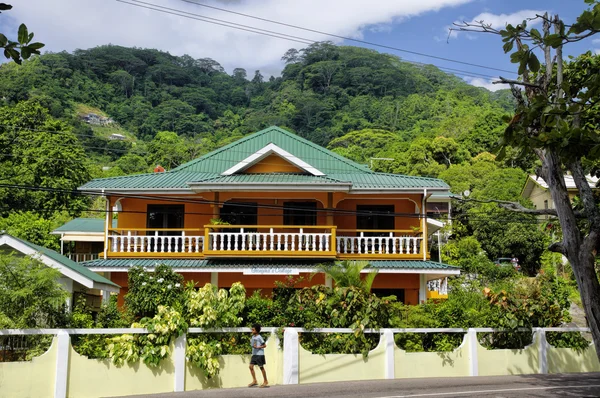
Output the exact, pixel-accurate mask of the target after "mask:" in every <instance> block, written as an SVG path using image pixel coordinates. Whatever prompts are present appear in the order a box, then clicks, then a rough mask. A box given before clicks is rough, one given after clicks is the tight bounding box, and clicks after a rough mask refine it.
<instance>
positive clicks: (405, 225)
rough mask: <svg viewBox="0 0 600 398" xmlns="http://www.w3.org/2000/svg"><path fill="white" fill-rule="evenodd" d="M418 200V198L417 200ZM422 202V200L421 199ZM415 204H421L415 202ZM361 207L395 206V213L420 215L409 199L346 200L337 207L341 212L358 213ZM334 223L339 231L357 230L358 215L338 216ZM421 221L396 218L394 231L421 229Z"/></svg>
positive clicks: (412, 218)
mask: <svg viewBox="0 0 600 398" xmlns="http://www.w3.org/2000/svg"><path fill="white" fill-rule="evenodd" d="M415 199H416V198H415ZM419 200H420V199H419ZM415 202H417V203H420V202H419V201H417V200H415ZM359 205H393V206H394V212H395V213H402V214H418V212H419V210H418V208H417V209H415V203H414V202H413V201H411V200H408V199H384V198H381V199H345V200H342V201H341V202H340V203H338V205H337V206H336V209H339V210H348V211H356V209H357V206H359ZM334 222H335V224H336V225H337V227H338V229H356V215H354V214H336V215H335V216H334ZM420 226H421V221H420V219H419V218H418V217H400V216H398V217H396V218H395V227H394V229H411V227H420Z"/></svg>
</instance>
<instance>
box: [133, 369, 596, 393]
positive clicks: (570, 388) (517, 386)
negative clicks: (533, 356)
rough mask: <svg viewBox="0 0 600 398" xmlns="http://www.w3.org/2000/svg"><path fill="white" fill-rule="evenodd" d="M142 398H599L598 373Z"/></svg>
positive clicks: (235, 390)
mask: <svg viewBox="0 0 600 398" xmlns="http://www.w3.org/2000/svg"><path fill="white" fill-rule="evenodd" d="M135 397H144V398H203V397H216V398H254V397H256V398H275V397H276V398H308V397H326V398H358V397H365V398H409V397H415V398H416V397H424V398H425V397H429V398H435V397H441V398H448V397H494V398H517V397H518V398H523V397H527V398H529V397H531V398H537V397H600V373H579V374H562V375H523V376H493V377H483V376H481V377H454V378H427V379H398V380H370V381H352V382H342V383H318V384H300V385H293V386H272V387H270V388H256V387H253V388H230V389H221V390H203V391H187V392H180V393H165V394H151V395H136V396H135Z"/></svg>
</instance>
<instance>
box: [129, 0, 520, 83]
mask: <svg viewBox="0 0 600 398" xmlns="http://www.w3.org/2000/svg"><path fill="white" fill-rule="evenodd" d="M131 1H135V2H140V1H138V0H131ZM180 1H182V2H184V3H190V4H194V5H196V6H199V7H205V8H210V9H213V10H218V11H222V12H227V13H230V14H235V15H240V16H243V17H246V18H252V19H256V20H259V21H264V22H269V23H273V24H276V25H281V26H286V27H289V28H294V29H300V30H304V31H307V32H312V33H318V34H321V35H326V36H331V37H335V38H338V39H343V40H347V41H353V42H355V43H361V44H367V45H370V46H374V47H380V48H385V49H388V50H394V51H399V52H403V53H408V54H413V55H418V56H421V57H427V58H432V59H438V60H441V61H446V62H453V63H457V64H462V65H469V66H473V67H477V68H483V69H489V70H495V71H499V72H506V73H511V74H516V73H515V72H514V71H510V70H506V69H499V68H494V67H491V66H486V65H479V64H474V63H471V62H466V61H459V60H456V59H452V58H445V57H439V56H436V55H431V54H426V53H422V52H417V51H411V50H407V49H403V48H398V47H394V46H388V45H384V44H379V43H374V42H370V41H366V40H360V39H355V38H352V37H347V36H341V35H336V34H334V33H327V32H323V31H320V30H316V29H309V28H306V27H303V26H298V25H293V24H288V23H284V22H279V21H274V20H272V19H268V18H262V17H258V16H256V15H250V14H244V13H241V12H236V11H232V10H228V9H225V8H220V7H215V6H211V5H208V4H202V3H198V2H196V1H192V0H180Z"/></svg>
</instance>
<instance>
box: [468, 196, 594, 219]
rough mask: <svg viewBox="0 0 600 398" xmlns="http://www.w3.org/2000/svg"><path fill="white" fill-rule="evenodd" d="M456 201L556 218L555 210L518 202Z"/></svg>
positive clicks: (576, 213)
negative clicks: (494, 204)
mask: <svg viewBox="0 0 600 398" xmlns="http://www.w3.org/2000/svg"><path fill="white" fill-rule="evenodd" d="M457 200H459V201H461V202H477V203H497V204H498V207H500V208H502V209H504V210H508V211H512V212H515V213H522V214H532V215H535V216H558V213H557V212H556V209H529V208H527V207H525V206H523V205H522V204H520V203H519V202H511V201H508V200H498V199H471V198H468V199H467V198H457ZM574 214H575V217H577V218H587V215H586V214H585V213H584V212H582V211H574Z"/></svg>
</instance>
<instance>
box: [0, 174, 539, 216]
mask: <svg viewBox="0 0 600 398" xmlns="http://www.w3.org/2000/svg"><path fill="white" fill-rule="evenodd" d="M0 188H10V189H23V190H29V191H43V192H56V193H64V194H71V195H76V196H99V195H105V196H115V197H121V198H128V199H144V200H154V201H155V200H159V201H166V202H174V203H184V204H186V203H189V204H212V205H218V206H222V205H225V204H233V205H236V206H238V207H246V208H264V209H272V210H273V209H275V210H301V211H306V208H303V207H293V206H280V205H267V204H259V203H256V204H249V203H247V202H246V203H244V202H222V201H215V200H207V199H184V198H173V197H171V196H160V195H143V194H137V195H136V194H122V193H119V192H111V191H104V192H101V191H98V192H86V191H79V190H67V189H62V188H54V187H41V186H28V185H17V184H0ZM292 203H294V202H292ZM7 210H14V209H11V208H7ZM44 210H46V211H63V210H69V209H52V210H51V209H44ZM70 210H73V209H70ZM77 211H84V212H85V211H94V212H104V213H105V212H106V210H81V209H77ZM311 211H314V212H315V213H333V214H340V215H356V216H359V215H362V216H374V215H376V216H388V217H402V218H415V219H423V218H428V216H427V215H426V214H425V215H423V214H421V213H398V212H393V213H388V212H377V211H358V210H344V209H335V208H334V209H329V208H322V209H318V208H317V209H314V210H313V209H311ZM121 212H123V213H138V214H147V212H144V211H130V210H126V211H121ZM184 213H185V214H196V215H207V216H214V214H213V213H199V212H198V213H194V212H184ZM484 213H485V214H487V212H481V214H484ZM281 215H282V213H275V214H261V216H281ZM465 218H466V219H468V220H469V221H482V222H489V221H494V222H505V223H520V224H536V223H544V222H546V221H545V220H537V219H536V218H532V219H530V220H521V221H515V220H511V219H498V218H497V217H488V218H481V219H477V218H473V217H471V216H468V215H461V216H457V217H452V218H451V219H452V220H457V221H461V220H464V219H465Z"/></svg>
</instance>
